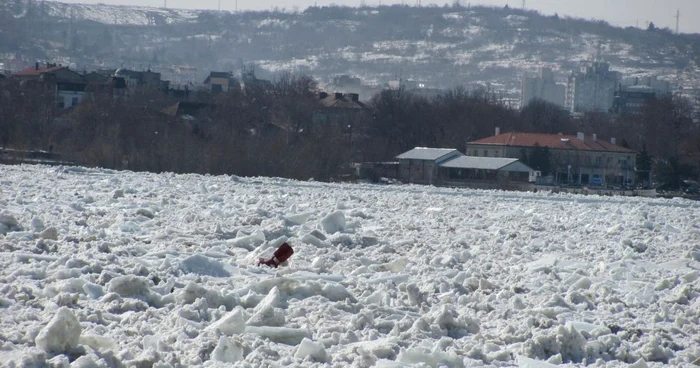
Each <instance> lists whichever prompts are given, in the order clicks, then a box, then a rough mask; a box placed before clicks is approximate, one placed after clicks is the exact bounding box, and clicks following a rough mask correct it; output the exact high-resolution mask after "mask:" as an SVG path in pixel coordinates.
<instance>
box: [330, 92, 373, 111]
mask: <svg viewBox="0 0 700 368" xmlns="http://www.w3.org/2000/svg"><path fill="white" fill-rule="evenodd" d="M357 97H358V96H357V95H356V94H355V95H353V94H351V93H346V94H341V93H330V94H328V96H324V95H321V99H320V100H319V101H320V102H321V104H322V105H323V106H325V107H326V108H334V109H358V110H361V109H365V108H366V107H367V106H366V105H365V104H363V103H362V102H360V101H359V99H357Z"/></svg>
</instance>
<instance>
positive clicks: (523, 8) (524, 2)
mask: <svg viewBox="0 0 700 368" xmlns="http://www.w3.org/2000/svg"><path fill="white" fill-rule="evenodd" d="M523 10H525V0H523Z"/></svg>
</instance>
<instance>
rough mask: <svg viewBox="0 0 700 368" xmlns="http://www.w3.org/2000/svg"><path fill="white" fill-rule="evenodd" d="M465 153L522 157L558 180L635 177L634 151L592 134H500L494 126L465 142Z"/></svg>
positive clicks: (615, 181) (613, 181)
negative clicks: (482, 135)
mask: <svg viewBox="0 0 700 368" xmlns="http://www.w3.org/2000/svg"><path fill="white" fill-rule="evenodd" d="M467 155H469V156H478V157H507V158H522V159H523V161H524V162H525V163H529V164H530V166H532V167H533V169H535V170H542V171H543V172H542V174H551V175H552V177H553V181H554V182H555V183H557V184H579V185H593V186H605V185H624V184H633V183H634V179H635V165H636V152H635V151H633V150H631V149H628V148H624V147H621V146H618V145H617V144H616V140H615V138H611V139H610V141H605V140H602V139H598V138H597V136H596V135H595V134H593V135H591V136H586V135H585V134H584V133H578V134H576V135H563V134H538V133H516V132H512V133H503V134H501V133H500V129H499V128H496V134H495V135H494V136H491V137H487V138H484V139H479V140H476V141H473V142H469V143H467Z"/></svg>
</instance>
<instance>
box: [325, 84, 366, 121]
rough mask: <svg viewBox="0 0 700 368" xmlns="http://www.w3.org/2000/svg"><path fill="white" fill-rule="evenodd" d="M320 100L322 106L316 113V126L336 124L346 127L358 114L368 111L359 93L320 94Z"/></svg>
mask: <svg viewBox="0 0 700 368" xmlns="http://www.w3.org/2000/svg"><path fill="white" fill-rule="evenodd" d="M318 98H319V104H320V106H319V108H318V110H316V111H314V114H313V122H314V124H336V125H339V126H343V127H345V126H347V125H348V124H352V122H353V121H354V118H355V117H356V116H357V115H358V114H361V113H362V112H364V111H366V110H367V105H365V104H364V103H362V102H361V101H360V95H359V94H357V93H340V92H336V93H333V94H328V93H326V92H320V93H319V96H318Z"/></svg>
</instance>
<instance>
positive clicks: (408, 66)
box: [0, 0, 700, 96]
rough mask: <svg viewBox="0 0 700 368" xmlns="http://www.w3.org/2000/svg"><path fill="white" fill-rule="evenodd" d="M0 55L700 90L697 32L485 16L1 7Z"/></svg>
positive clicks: (515, 12) (191, 76) (194, 75)
mask: <svg viewBox="0 0 700 368" xmlns="http://www.w3.org/2000/svg"><path fill="white" fill-rule="evenodd" d="M3 55H5V58H8V57H11V56H12V55H16V56H19V57H21V58H23V59H25V60H34V59H39V60H50V61H59V62H63V63H65V64H69V65H77V67H78V68H81V69H82V68H87V69H90V68H96V67H119V66H126V67H131V68H134V69H145V68H148V67H150V68H153V69H155V70H158V69H161V70H164V71H166V72H164V77H165V78H168V77H170V78H175V79H181V80H182V81H185V80H195V81H197V80H199V79H202V80H203V77H204V76H205V75H206V74H208V72H209V71H210V70H220V71H230V70H236V69H238V68H240V67H241V65H243V64H255V65H256V66H257V68H256V72H258V73H260V74H262V75H266V74H267V75H270V74H273V75H274V74H276V73H280V72H284V71H292V72H302V73H307V74H311V75H314V76H316V77H318V78H322V79H324V80H325V79H327V78H329V77H330V76H332V75H337V74H350V75H356V76H359V77H360V78H362V79H363V81H365V82H369V83H375V84H381V83H385V82H386V81H388V80H391V79H395V78H399V77H400V78H403V79H414V80H418V81H421V82H423V83H425V85H426V86H428V87H437V88H444V87H451V86H454V85H457V84H463V85H467V86H473V85H489V86H491V88H493V89H496V90H501V91H503V92H504V93H505V94H506V95H513V96H515V95H516V94H517V90H518V89H519V78H520V77H521V76H522V75H524V74H533V75H534V73H535V72H536V70H537V68H538V67H540V66H546V67H551V68H552V69H553V70H554V71H555V73H557V77H558V78H560V79H563V78H564V76H565V75H566V73H568V72H569V71H570V70H572V69H577V68H578V67H579V66H580V64H581V63H582V62H585V61H587V60H591V59H593V58H594V57H596V56H597V57H598V58H600V59H603V60H605V61H608V62H610V63H611V65H612V67H613V69H615V70H619V71H621V72H623V73H624V74H625V75H626V76H635V75H639V76H642V75H648V74H655V75H659V76H660V77H662V78H664V79H668V80H670V81H671V82H672V83H673V84H674V85H682V86H683V87H684V88H686V89H687V88H700V73H698V65H700V35H698V34H681V35H675V34H672V33H671V32H670V30H660V29H655V30H646V29H644V30H642V29H638V28H633V27H628V28H618V27H613V26H610V25H609V24H608V23H606V22H603V21H588V20H582V19H572V18H565V17H558V16H543V15H540V14H539V13H537V12H535V11H527V10H521V9H507V8H489V7H462V6H450V7H447V6H445V7H411V6H402V5H393V6H381V7H360V8H349V7H335V6H333V7H311V8H308V9H306V10H304V11H300V12H291V11H287V12H283V11H259V12H250V11H247V12H238V13H232V12H225V11H221V12H217V11H204V10H177V9H163V8H149V7H137V6H110V5H102V4H99V5H87V4H65V3H59V2H38V1H32V2H27V1H24V2H18V1H14V0H2V1H0V59H2V58H3ZM0 62H2V60H0ZM181 66H193V67H195V68H190V69H187V68H180V67H181ZM194 69H196V70H194ZM200 82H201V81H200Z"/></svg>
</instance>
